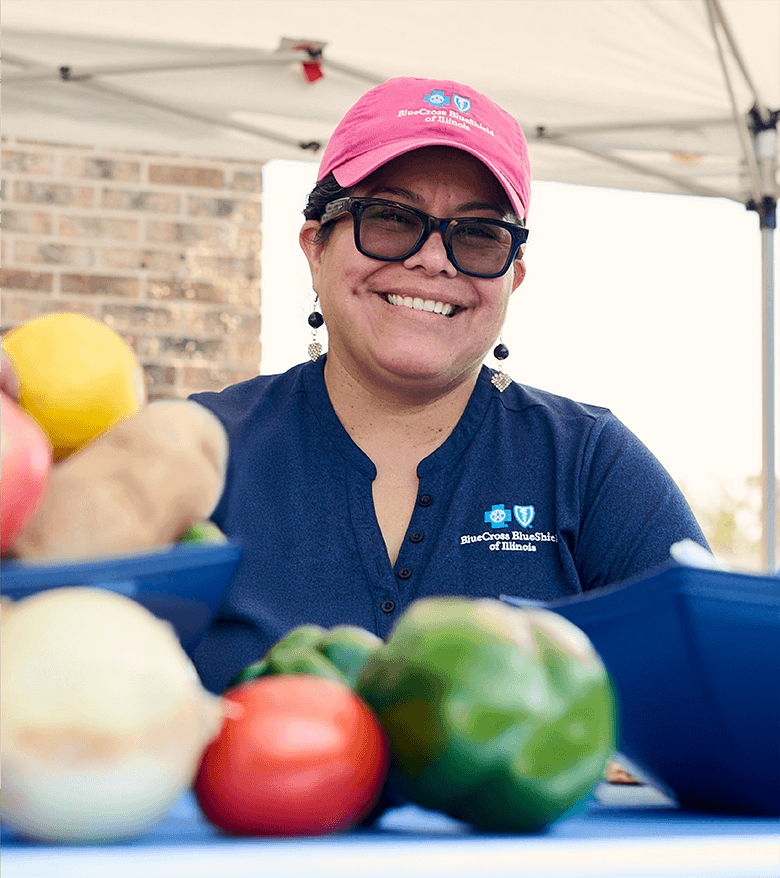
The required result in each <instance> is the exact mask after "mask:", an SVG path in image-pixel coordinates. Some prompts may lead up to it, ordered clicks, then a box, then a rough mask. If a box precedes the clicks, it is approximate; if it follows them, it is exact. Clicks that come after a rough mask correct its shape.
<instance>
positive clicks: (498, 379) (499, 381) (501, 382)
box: [490, 339, 512, 393]
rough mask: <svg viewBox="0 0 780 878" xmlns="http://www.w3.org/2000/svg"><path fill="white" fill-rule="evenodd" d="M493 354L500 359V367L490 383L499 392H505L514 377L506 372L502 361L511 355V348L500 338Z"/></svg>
mask: <svg viewBox="0 0 780 878" xmlns="http://www.w3.org/2000/svg"><path fill="white" fill-rule="evenodd" d="M493 356H494V357H495V358H496V359H497V360H498V369H497V370H496V371H495V372H494V373H493V375H492V377H491V379H490V383H491V384H492V385H493V387H495V388H496V389H497V390H498V392H499V393H503V392H504V391H505V390H506V389H507V387H509V385H510V384H511V383H512V379H511V378H510V377H509V375H507V374H506V372H504V367H503V365H502V361H503V360H505V359H506V358H507V357H508V356H509V348H508V347H507V346H506V345H505V344H504V342H503V341H501V340H500V339H499V342H498V344H497V345H496V346H495V347H494V348H493Z"/></svg>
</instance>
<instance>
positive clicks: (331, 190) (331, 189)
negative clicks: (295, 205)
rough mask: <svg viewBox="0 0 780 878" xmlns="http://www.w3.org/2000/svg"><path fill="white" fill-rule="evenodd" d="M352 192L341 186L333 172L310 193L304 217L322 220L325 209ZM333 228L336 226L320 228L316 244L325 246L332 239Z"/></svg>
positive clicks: (316, 236) (328, 224)
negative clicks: (332, 202)
mask: <svg viewBox="0 0 780 878" xmlns="http://www.w3.org/2000/svg"><path fill="white" fill-rule="evenodd" d="M351 192H352V190H351V189H350V188H346V187H344V186H340V185H339V183H338V182H337V181H336V178H335V177H334V176H333V173H332V172H331V173H330V174H328V176H327V177H324V178H323V179H322V180H319V181H318V182H317V184H316V185H315V187H314V188H313V189H312V190H311V192H310V193H309V197H308V199H307V201H306V207H305V208H304V209H303V215H304V216H305V217H306V219H307V220H310V219H313V220H319V219H321V218H322V214H323V213H324V212H325V208H326V207H327V206H328V205H329V204H330V203H331V201H335V200H336V199H337V198H345V197H346V196H347V195H349V194H350V193H351ZM333 228H334V226H333V224H332V223H327V224H326V225H324V226H320V228H319V229H318V231H317V234H316V235H315V237H314V242H315V244H319V245H320V246H322V245H323V244H325V243H326V242H327V240H328V238H330V236H331V234H332V232H333Z"/></svg>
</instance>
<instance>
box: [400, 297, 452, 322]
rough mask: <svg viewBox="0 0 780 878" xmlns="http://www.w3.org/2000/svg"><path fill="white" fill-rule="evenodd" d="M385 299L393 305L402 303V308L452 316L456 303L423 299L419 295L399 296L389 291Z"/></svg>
mask: <svg viewBox="0 0 780 878" xmlns="http://www.w3.org/2000/svg"><path fill="white" fill-rule="evenodd" d="M385 301H386V302H389V303H390V304H391V305H400V306H401V307H402V308H412V309H413V310H415V311H430V312H431V313H433V314H441V315H442V316H443V317H452V315H453V314H454V313H455V310H456V308H455V305H451V304H449V303H448V302H438V301H436V300H435V299H421V298H419V297H418V296H415V297H414V298H412V297H411V296H397V295H396V294H395V293H388V294H387V295H386V296H385Z"/></svg>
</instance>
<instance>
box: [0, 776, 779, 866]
mask: <svg viewBox="0 0 780 878" xmlns="http://www.w3.org/2000/svg"><path fill="white" fill-rule="evenodd" d="M0 840H1V841H2V847H3V854H2V874H3V878H49V876H51V878H64V876H74V878H125V876H127V878H131V876H132V878H157V876H159V878H177V876H182V878H184V876H186V878H244V876H246V878H249V876H259V875H269V876H272V875H273V876H275V875H283V876H284V878H293V876H299V875H300V876H306V878H310V876H312V875H316V876H317V878H329V876H334V878H335V876H339V878H344V876H346V875H360V876H364V875H370V876H371V878H377V876H387V878H399V876H403V878H417V876H419V878H433V876H436V875H446V876H448V878H456V876H457V878H461V876H462V878H467V876H472V875H473V876H474V878H477V876H482V875H484V876H493V878H497V876H515V875H517V876H520V875H522V876H523V878H534V876H559V878H564V876H565V878H577V876H589V878H613V876H621V878H633V876H637V878H640V876H641V878H648V876H665V878H669V876H677V878H696V876H701V878H715V876H718V878H780V819H778V818H772V817H748V816H739V815H725V814H707V813H699V812H692V811H686V810H683V809H680V808H678V807H677V806H676V804H675V803H674V802H673V801H672V800H671V799H669V798H667V797H666V796H665V795H664V794H663V793H662V792H661V791H660V790H657V789H655V788H654V787H651V786H647V785H645V786H613V785H609V784H601V785H600V786H599V787H597V789H596V790H595V791H594V794H593V795H592V796H591V797H590V798H589V799H588V800H587V801H586V802H584V803H583V805H582V806H581V808H580V809H579V810H578V811H577V812H575V813H572V814H570V815H568V816H566V817H564V818H562V819H561V820H558V821H557V822H556V823H554V824H553V825H552V826H550V827H548V828H547V829H546V830H545V831H544V832H541V833H538V834H534V835H524V836H518V835H495V834H489V833H483V832H478V831H476V830H474V829H473V828H472V827H470V826H468V825H467V824H464V823H460V822H458V821H456V820H452V819H450V818H449V817H447V816H446V815H444V814H440V813H438V812H431V811H425V810H423V809H420V808H417V807H415V806H412V805H408V806H406V807H403V808H397V809H394V810H392V811H389V812H387V813H386V814H385V815H384V816H383V817H382V818H381V819H380V820H379V821H378V822H377V823H376V824H374V825H373V826H372V827H369V828H360V829H357V830H354V831H350V832H346V833H342V834H339V835H333V836H320V837H314V838H283V839H282V838H251V839H244V838H242V839H238V838H232V837H228V836H225V835H222V834H221V833H220V832H219V831H218V830H216V829H215V828H214V827H212V826H211V825H210V824H209V823H208V822H207V821H206V820H204V819H203V817H202V816H201V815H200V813H199V811H198V808H197V804H196V803H195V801H194V799H193V797H192V796H191V795H190V794H187V795H185V796H183V797H182V798H181V799H179V800H178V801H177V802H176V803H175V805H174V807H173V808H172V809H171V811H170V813H169V814H168V816H167V817H166V818H165V819H163V820H161V821H160V822H159V823H157V824H156V825H155V826H153V827H151V828H150V829H149V830H148V831H147V832H146V833H144V834H143V835H142V836H141V837H138V838H135V839H131V840H128V841H123V842H118V843H111V844H104V845H50V844H41V843H35V842H31V841H27V840H24V839H21V838H19V837H18V836H16V835H14V834H13V833H12V832H10V831H9V830H7V829H3V831H2V837H1V839H0Z"/></svg>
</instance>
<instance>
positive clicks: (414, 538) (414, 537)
mask: <svg viewBox="0 0 780 878" xmlns="http://www.w3.org/2000/svg"><path fill="white" fill-rule="evenodd" d="M409 539H410V540H411V542H413V543H421V542H422V539H423V535H422V533H420V531H419V530H416V531H415V532H414V533H411V534H409Z"/></svg>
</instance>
